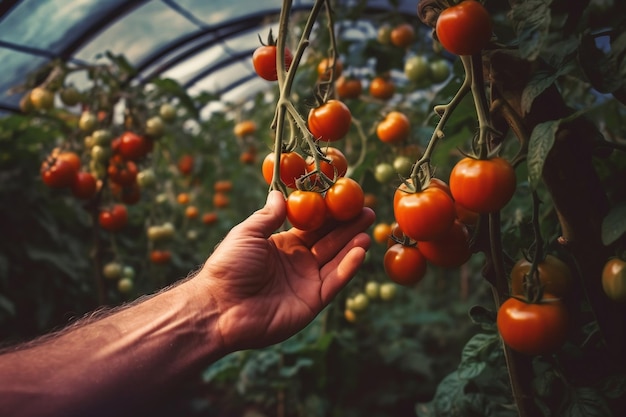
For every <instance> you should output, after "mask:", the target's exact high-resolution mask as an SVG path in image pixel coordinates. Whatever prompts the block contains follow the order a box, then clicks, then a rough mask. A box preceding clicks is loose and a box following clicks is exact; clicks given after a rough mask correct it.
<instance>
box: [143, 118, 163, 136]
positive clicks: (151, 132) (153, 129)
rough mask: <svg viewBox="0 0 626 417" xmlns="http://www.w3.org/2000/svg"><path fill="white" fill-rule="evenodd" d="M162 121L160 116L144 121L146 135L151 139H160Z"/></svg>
mask: <svg viewBox="0 0 626 417" xmlns="http://www.w3.org/2000/svg"><path fill="white" fill-rule="evenodd" d="M163 131H164V127H163V119H161V117H160V116H153V117H151V118H149V119H148V120H146V134H147V135H148V136H151V137H153V138H160V137H161V136H162V135H163Z"/></svg>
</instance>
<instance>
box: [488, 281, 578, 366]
mask: <svg viewBox="0 0 626 417" xmlns="http://www.w3.org/2000/svg"><path fill="white" fill-rule="evenodd" d="M568 322H569V314H568V312H567V309H566V307H565V304H564V303H563V302H562V301H561V300H559V299H557V298H553V296H552V295H550V294H547V293H546V294H544V297H543V300H542V301H541V302H539V303H534V304H533V303H528V302H525V301H522V300H520V299H517V298H515V297H511V298H509V299H507V300H506V301H505V302H504V303H502V305H501V306H500V309H499V310H498V318H497V326H498V331H499V332H500V336H501V337H502V341H503V342H504V343H505V344H506V345H507V346H509V347H510V348H511V349H513V350H515V351H517V352H519V353H523V354H526V355H533V356H534V355H546V354H550V353H554V352H556V351H557V350H558V349H559V348H560V347H561V346H562V345H563V343H565V340H566V339H567V330H568Z"/></svg>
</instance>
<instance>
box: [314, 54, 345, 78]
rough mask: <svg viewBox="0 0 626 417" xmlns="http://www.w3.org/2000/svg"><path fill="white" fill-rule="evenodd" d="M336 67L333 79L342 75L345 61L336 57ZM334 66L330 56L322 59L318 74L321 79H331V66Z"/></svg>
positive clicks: (318, 66)
mask: <svg viewBox="0 0 626 417" xmlns="http://www.w3.org/2000/svg"><path fill="white" fill-rule="evenodd" d="M334 64H335V67H334V68H333V71H334V74H333V81H334V80H336V79H337V78H339V77H340V76H341V73H342V72H343V63H342V62H341V61H340V60H339V59H335V61H334ZM332 66H333V62H332V61H331V59H330V58H324V59H322V60H321V61H320V62H319V64H317V75H318V76H319V78H320V80H323V81H328V80H329V79H330V72H331V67H332Z"/></svg>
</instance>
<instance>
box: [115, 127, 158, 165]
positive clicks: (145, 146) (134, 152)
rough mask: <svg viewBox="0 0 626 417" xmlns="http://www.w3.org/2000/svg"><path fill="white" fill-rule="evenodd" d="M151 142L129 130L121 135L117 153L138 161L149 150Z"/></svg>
mask: <svg viewBox="0 0 626 417" xmlns="http://www.w3.org/2000/svg"><path fill="white" fill-rule="evenodd" d="M151 142H152V141H147V140H146V139H144V138H143V136H139V135H138V134H136V133H133V132H128V131H127V132H124V133H122V135H121V136H120V137H119V144H118V145H117V153H119V154H120V155H121V156H122V158H124V159H126V160H129V161H136V160H138V159H141V158H143V157H144V156H145V155H146V154H147V153H148V152H149V149H150V144H151Z"/></svg>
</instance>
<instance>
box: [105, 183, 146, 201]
mask: <svg viewBox="0 0 626 417" xmlns="http://www.w3.org/2000/svg"><path fill="white" fill-rule="evenodd" d="M110 185H111V194H113V196H114V197H115V198H117V199H118V200H119V201H121V202H122V203H124V204H128V205H132V204H137V203H138V202H139V200H141V188H140V187H139V184H138V183H137V182H133V183H130V184H127V185H120V184H116V183H115V182H113V181H111V184H110Z"/></svg>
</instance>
